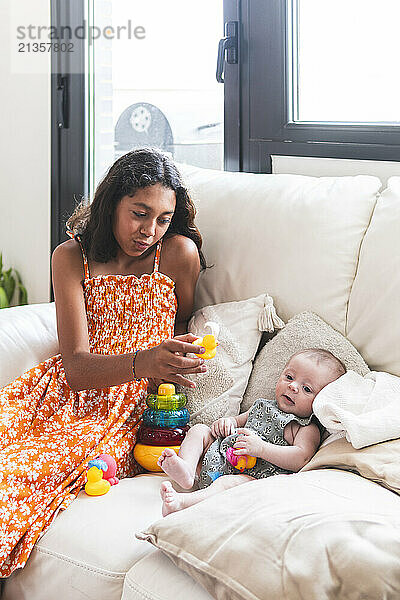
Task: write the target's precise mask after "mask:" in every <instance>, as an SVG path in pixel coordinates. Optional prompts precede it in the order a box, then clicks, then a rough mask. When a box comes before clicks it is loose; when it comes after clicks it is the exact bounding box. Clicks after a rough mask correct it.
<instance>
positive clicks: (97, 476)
mask: <svg viewBox="0 0 400 600" xmlns="http://www.w3.org/2000/svg"><path fill="white" fill-rule="evenodd" d="M110 487H111V483H109V482H108V481H106V480H105V479H103V471H102V469H99V468H98V467H96V466H93V467H90V469H89V471H88V472H87V484H86V485H85V492H86V493H87V494H88V495H89V496H102V495H103V494H107V492H108V490H109V489H110Z"/></svg>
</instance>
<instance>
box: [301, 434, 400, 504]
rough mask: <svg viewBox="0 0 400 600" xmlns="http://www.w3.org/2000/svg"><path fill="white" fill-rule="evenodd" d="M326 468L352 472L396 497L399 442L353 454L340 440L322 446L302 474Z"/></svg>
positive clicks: (399, 481)
mask: <svg viewBox="0 0 400 600" xmlns="http://www.w3.org/2000/svg"><path fill="white" fill-rule="evenodd" d="M327 467H330V468H335V469H343V470H345V471H355V472H357V473H359V474H360V475H362V477H365V478H366V479H371V480H372V481H375V482H376V483H379V484H380V485H383V486H384V487H386V488H388V489H390V490H392V492H396V494H400V439H397V440H390V441H388V442H382V443H381V444H374V445H373V446H367V447H366V448H361V449H359V450H356V449H355V448H353V446H352V445H351V444H350V442H348V441H347V440H346V439H344V438H340V439H338V440H335V441H332V442H329V443H326V444H325V445H323V446H322V447H321V448H320V449H319V450H318V452H317V453H316V454H315V455H314V457H313V458H312V459H311V460H310V462H309V463H307V464H306V466H305V467H303V469H302V471H313V470H314V469H321V468H327Z"/></svg>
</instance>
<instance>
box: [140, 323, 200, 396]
mask: <svg viewBox="0 0 400 600" xmlns="http://www.w3.org/2000/svg"><path fill="white" fill-rule="evenodd" d="M195 339H196V336H195V335H193V334H192V333H187V334H185V335H177V336H175V337H174V338H171V339H169V340H165V342H162V343H161V344H159V345H158V346H155V347H154V348H150V349H149V350H139V352H138V353H137V354H136V359H135V374H136V377H138V378H142V377H149V378H150V379H153V380H159V379H162V380H164V381H167V382H168V383H178V384H180V385H183V386H185V387H190V388H194V387H196V386H195V384H194V383H193V382H192V381H190V379H187V378H186V377H185V375H188V374H189V373H205V372H206V371H207V367H206V366H205V365H204V359H203V358H197V357H195V358H190V357H188V356H185V354H186V353H188V352H192V353H194V354H202V353H203V352H205V348H203V347H202V346H194V345H193V344H191V342H193V341H194V340H195Z"/></svg>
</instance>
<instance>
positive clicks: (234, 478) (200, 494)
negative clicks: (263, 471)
mask: <svg viewBox="0 0 400 600" xmlns="http://www.w3.org/2000/svg"><path fill="white" fill-rule="evenodd" d="M253 479H254V477H250V475H245V474H244V473H239V474H238V475H222V476H221V477H218V479H216V480H215V481H214V482H213V483H212V484H211V485H210V486H208V487H207V488H205V489H204V490H198V491H196V492H189V493H179V492H177V491H176V490H174V488H173V487H172V484H171V482H169V481H163V482H162V484H161V498H162V501H163V506H162V515H163V517H165V516H167V515H169V514H170V513H172V512H176V511H178V510H182V509H183V508H188V506H193V504H198V503H199V502H202V501H203V500H206V498H210V497H211V496H214V495H215V494H218V493H219V492H224V491H225V490H229V489H230V488H232V487H235V486H236V485H241V484H242V483H247V482H248V481H252V480H253Z"/></svg>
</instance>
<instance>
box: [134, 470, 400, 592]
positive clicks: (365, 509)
mask: <svg viewBox="0 0 400 600" xmlns="http://www.w3.org/2000/svg"><path fill="white" fill-rule="evenodd" d="M399 504H400V500H399V498H398V497H397V496H396V495H395V494H392V493H390V492H388V490H385V489H383V488H382V487H380V486H378V485H374V484H372V483H371V482H370V481H367V480H366V479H363V478H362V477H359V476H358V475H354V474H353V473H346V472H344V471H337V470H334V469H325V470H318V471H312V472H308V473H295V474H293V475H276V476H274V477H268V478H267V479H260V480H258V481H252V482H249V483H245V484H244V485H239V486H237V487H235V488H232V489H230V490H227V491H225V492H222V493H221V494H216V495H215V496H213V497H211V498H208V499H207V500H206V501H204V502H200V503H199V504H196V505H195V506H191V507H190V508H187V509H185V510H182V511H180V512H176V513H173V514H170V515H168V516H167V517H165V518H164V519H161V520H159V521H156V522H155V523H153V524H152V525H150V526H149V527H147V528H146V530H145V531H144V532H142V533H140V534H137V537H139V539H143V540H148V541H149V542H150V543H152V544H153V545H154V546H156V547H157V548H159V549H161V550H162V551H163V552H164V553H165V554H167V555H168V556H169V557H170V558H171V559H172V560H173V561H174V563H175V564H176V565H177V566H178V567H180V568H181V569H183V570H184V571H186V573H188V574H189V575H190V576H191V577H193V578H194V579H195V580H196V581H198V582H199V583H200V584H201V585H202V586H203V587H205V588H206V589H207V590H208V592H209V593H210V594H211V595H212V597H213V598H216V599H217V600H283V599H285V600H299V599H300V598H302V599H307V600H321V599H322V598H342V599H345V598H346V599H350V598H354V599H355V598H369V599H371V600H372V599H378V598H388V599H389V598H391V599H394V598H398V597H399V593H400V584H399V581H400V579H399V576H400V561H399V557H400V518H399ZM148 597H149V598H150V597H151V598H155V596H154V595H153V594H149V595H148Z"/></svg>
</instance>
